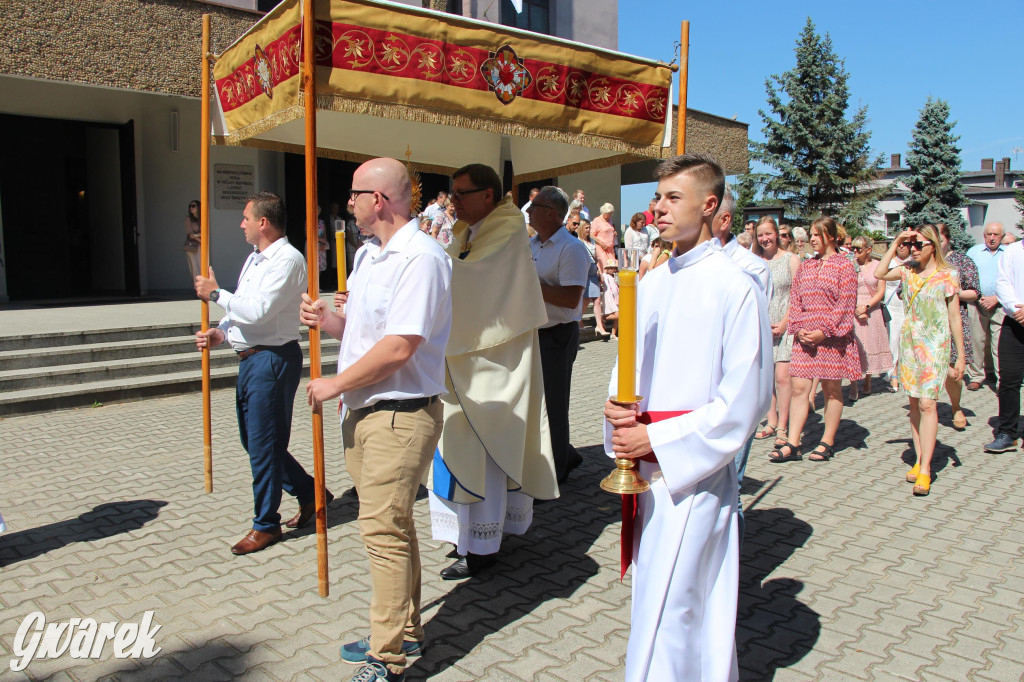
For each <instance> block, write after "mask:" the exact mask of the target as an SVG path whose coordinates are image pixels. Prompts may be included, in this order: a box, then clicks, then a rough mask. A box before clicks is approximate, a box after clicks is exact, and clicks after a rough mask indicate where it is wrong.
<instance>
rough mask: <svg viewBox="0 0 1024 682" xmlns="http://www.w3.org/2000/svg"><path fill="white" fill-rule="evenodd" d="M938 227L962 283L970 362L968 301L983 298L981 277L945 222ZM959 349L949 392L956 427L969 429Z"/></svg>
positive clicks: (951, 363) (962, 317)
mask: <svg viewBox="0 0 1024 682" xmlns="http://www.w3.org/2000/svg"><path fill="white" fill-rule="evenodd" d="M935 227H936V228H937V229H938V230H939V242H940V243H941V245H942V257H943V258H945V259H946V262H947V263H949V266H950V267H951V268H953V269H954V270H956V274H957V280H958V281H959V282H960V293H959V294H958V297H959V299H960V322H961V323H962V324H963V336H964V355H965V356H966V357H967V364H971V363H972V362H974V349H973V348H972V346H971V323H970V322H969V321H968V320H967V304H968V303H974V302H976V301H977V300H978V299H979V298H980V297H981V281H980V280H979V279H978V266H977V265H975V263H974V260H973V259H971V258H970V257H969V256H968V255H967V254H966V253H962V252H960V251H954V250H953V242H952V237H950V235H949V227H947V226H946V224H945V223H939V224H938V225H936V226H935ZM956 360H957V354H956V348H953V353H952V355H951V356H950V358H949V369H948V370H946V395H948V396H949V404H950V407H951V408H952V410H953V428H955V429H957V430H960V431H962V430H963V429H965V428H967V415H965V414H964V412H963V410H961V409H960V396H961V394H962V393H963V390H964V385H963V381H962V380H960V379H954V378H953V375H954V368H953V366H954V365H955V364H956Z"/></svg>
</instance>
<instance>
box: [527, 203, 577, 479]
mask: <svg viewBox="0 0 1024 682" xmlns="http://www.w3.org/2000/svg"><path fill="white" fill-rule="evenodd" d="M568 209H569V197H568V196H567V195H566V194H565V192H563V191H562V190H561V189H560V188H558V187H554V186H548V187H544V188H543V189H541V190H540V192H539V193H538V194H537V197H536V198H535V199H534V200H533V203H532V204H530V226H531V227H532V228H533V229H534V230H536V232H537V236H536V237H533V238H532V239H531V240H530V251H531V252H532V253H533V264H534V266H535V267H536V268H537V276H538V277H539V278H540V291H541V295H542V296H543V298H544V307H545V308H546V309H547V313H548V321H547V324H545V325H544V326H543V327H541V328H540V329H538V330H537V334H538V337H539V340H540V361H541V366H542V367H543V368H544V402H545V403H546V405H547V409H548V425H549V428H550V429H551V450H552V454H553V455H554V458H555V473H556V475H557V477H558V482H559V483H565V481H566V480H567V479H568V478H569V472H571V471H572V470H573V469H575V468H576V467H578V466H579V465H580V464H581V463H582V462H583V458H582V457H581V456H580V454H579V453H578V452H576V448H574V447H573V446H572V445H571V444H570V443H569V392H570V388H571V385H572V366H573V363H574V362H576V351H577V349H578V348H579V345H580V319H581V317H582V316H583V305H582V301H583V288H584V287H585V286H586V285H587V273H588V272H590V253H589V252H588V251H587V247H585V246H584V245H583V242H581V241H580V240H579V239H577V238H576V237H574V236H572V234H570V233H569V231H568V230H567V229H565V228H564V227H563V226H562V216H564V215H565V213H566V211H567V210H568Z"/></svg>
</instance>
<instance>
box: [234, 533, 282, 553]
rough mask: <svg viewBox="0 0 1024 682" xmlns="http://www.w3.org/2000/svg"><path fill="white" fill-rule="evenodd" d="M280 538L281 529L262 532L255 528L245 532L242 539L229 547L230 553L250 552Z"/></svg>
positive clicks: (268, 545)
mask: <svg viewBox="0 0 1024 682" xmlns="http://www.w3.org/2000/svg"><path fill="white" fill-rule="evenodd" d="M280 539H281V529H280V528H278V529H277V530H275V531H271V532H269V533H264V532H263V531H261V530H256V529H255V528H254V529H253V530H251V531H249V532H248V534H246V536H245V537H244V538H242V541H241V542H239V543H238V544H237V545H235V546H234V547H232V548H231V553H232V554H252V553H253V552H258V551H260V550H261V549H266V548H267V547H270V546H271V545H272V544H274V543H275V542H277V541H278V540H280Z"/></svg>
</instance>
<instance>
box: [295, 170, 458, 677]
mask: <svg viewBox="0 0 1024 682" xmlns="http://www.w3.org/2000/svg"><path fill="white" fill-rule="evenodd" d="M411 197H412V187H411V184H410V181H409V175H408V172H407V171H406V169H405V166H404V165H402V164H401V163H400V162H398V161H396V160H394V159H373V160H371V161H367V162H366V163H364V164H363V165H361V166H360V167H359V168H357V169H356V172H355V174H354V175H353V177H352V190H351V192H350V198H349V202H348V208H349V211H350V212H351V213H352V215H353V216H355V219H356V224H357V225H358V226H359V227H360V228H361V229H363V230H368V231H369V232H371V233H372V234H373V237H374V238H373V239H372V240H371V241H369V242H367V243H366V244H364V245H363V246H362V248H360V249H359V251H357V252H356V257H355V263H354V265H353V268H352V275H351V277H349V279H348V285H349V291H350V293H349V295H348V296H347V297H345V296H342V297H341V298H342V303H343V306H342V307H341V309H340V310H339V311H338V312H335V311H333V310H330V307H329V306H328V304H327V302H326V301H324V300H318V301H315V302H314V301H313V300H311V299H310V298H309V297H308V296H305V295H303V303H302V306H301V314H300V318H301V320H302V322H303V323H304V324H306V325H309V326H319V327H320V329H321V330H323V331H324V332H326V333H328V334H330V335H331V336H333V337H335V338H337V339H340V340H341V352H340V355H339V356H338V375H337V376H335V377H322V378H320V379H314V380H313V381H311V382H310V383H309V385H308V386H307V388H306V393H307V395H308V398H309V403H310V405H312V406H313V407H314V408H315V407H317V406H318V405H321V404H323V403H324V402H325V401H327V400H330V399H332V398H336V397H338V396H339V395H340V396H341V399H342V404H343V406H344V409H343V410H342V412H341V437H342V442H343V444H344V446H345V465H346V468H347V469H348V472H349V475H351V476H352V481H353V483H355V486H356V493H357V495H358V497H359V534H360V535H361V536H362V539H363V543H364V544H365V545H366V551H367V554H368V555H369V558H370V577H371V581H372V584H373V593H372V596H371V599H370V635H369V637H364V638H362V639H359V640H357V641H354V642H350V643H348V644H345V645H343V646H342V647H341V658H342V660H343V661H344V662H346V663H352V664H357V665H359V664H361V667H360V668H359V670H358V671H357V672H356V675H355V677H353V678H352V679H353V681H358V682H372V681H374V680H387V681H388V682H397V681H399V680H404V679H405V667H406V657H407V656H418V655H419V654H421V653H422V651H423V646H424V642H423V625H422V623H421V619H420V548H419V543H418V540H417V538H416V525H415V523H414V522H413V514H412V510H413V503H414V502H415V501H416V492H417V490H418V488H419V485H420V482H421V481H422V480H423V478H424V475H425V474H426V472H427V468H428V467H429V466H430V462H431V460H432V459H433V456H434V450H435V449H436V447H437V442H438V439H439V438H440V436H441V425H442V421H441V419H442V404H441V401H440V400H439V396H440V395H441V394H443V393H445V390H446V389H445V383H444V378H445V363H444V351H445V346H446V345H447V343H448V337H449V334H450V333H451V323H452V298H451V277H452V263H451V259H450V258H449V257H448V255H447V254H446V253H445V252H444V250H443V249H442V248H441V246H440V245H439V244H438V243H437V242H436V241H435V240H434V239H432V238H431V237H430V236H429V235H427V234H425V233H423V232H421V231H420V230H419V226H418V221H417V220H416V219H415V218H414V219H412V220H410V219H409V213H410V210H409V209H410V203H411Z"/></svg>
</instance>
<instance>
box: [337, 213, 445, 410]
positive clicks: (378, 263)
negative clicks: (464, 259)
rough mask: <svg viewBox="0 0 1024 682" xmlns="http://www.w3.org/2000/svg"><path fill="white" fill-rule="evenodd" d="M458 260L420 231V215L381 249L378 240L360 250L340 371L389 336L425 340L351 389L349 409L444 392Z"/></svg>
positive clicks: (350, 285)
mask: <svg viewBox="0 0 1024 682" xmlns="http://www.w3.org/2000/svg"><path fill="white" fill-rule="evenodd" d="M451 283H452V261H451V258H449V257H448V255H447V254H446V253H445V252H444V250H443V249H442V248H441V246H440V245H439V244H438V243H437V242H436V241H434V239H432V238H431V237H430V235H427V234H425V233H423V232H421V231H420V229H419V221H418V220H416V219H413V220H410V221H409V222H408V223H406V224H405V225H404V226H403V227H402V228H401V229H400V230H398V232H396V233H395V235H394V236H393V237H392V238H391V240H390V241H389V242H388V245H387V246H386V247H384V248H381V246H380V242H378V241H377V240H376V239H374V240H373V241H371V242H368V243H367V244H365V245H363V247H362V248H360V249H359V251H357V252H356V256H355V263H354V265H353V267H352V276H351V277H349V279H348V288H349V292H350V293H349V298H348V303H347V304H346V305H345V332H344V334H343V335H342V338H341V352H340V354H339V355H338V373H339V374H340V373H341V372H343V371H344V370H346V369H347V368H348V367H350V366H351V365H352V364H354V363H355V362H356V361H357V360H359V358H361V357H363V356H364V355H365V354H366V353H367V352H368V351H369V350H370V349H371V348H373V346H374V345H376V344H377V342H378V341H380V340H381V339H382V338H384V337H385V336H389V335H411V336H419V337H422V338H423V339H424V341H423V343H421V344H420V346H419V347H418V348H417V349H416V352H415V353H414V354H413V356H412V357H411V358H410V359H409V361H408V362H407V363H406V364H405V365H404V366H402V367H401V368H400V369H399V370H398V371H397V372H395V373H394V374H392V375H391V376H389V377H388V378H386V379H384V380H382V381H379V382H377V383H376V384H373V385H371V386H365V387H363V388H358V389H355V390H352V391H347V392H346V393H344V394H343V395H342V397H341V399H342V402H343V403H344V404H345V407H347V408H348V409H359V408H362V407H369V406H370V405H373V404H374V403H376V402H378V401H380V400H407V399H410V398H427V397H430V396H435V395H443V394H444V393H446V392H447V391H446V390H445V386H444V371H445V369H444V368H445V364H444V349H445V346H446V345H447V344H448V336H449V334H450V333H451V327H452V292H451Z"/></svg>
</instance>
